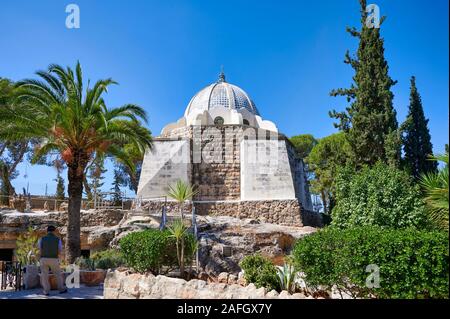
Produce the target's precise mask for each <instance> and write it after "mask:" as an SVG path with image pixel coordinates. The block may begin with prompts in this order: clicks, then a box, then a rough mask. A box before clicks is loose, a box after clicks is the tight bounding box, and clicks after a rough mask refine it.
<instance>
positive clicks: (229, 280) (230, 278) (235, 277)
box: [228, 274, 238, 285]
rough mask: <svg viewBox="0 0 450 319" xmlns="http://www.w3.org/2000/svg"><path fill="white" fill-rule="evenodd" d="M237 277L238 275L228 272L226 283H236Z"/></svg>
mask: <svg viewBox="0 0 450 319" xmlns="http://www.w3.org/2000/svg"><path fill="white" fill-rule="evenodd" d="M237 279H238V277H237V276H236V275H233V274H230V275H229V276H228V284H229V285H232V284H236V283H237Z"/></svg>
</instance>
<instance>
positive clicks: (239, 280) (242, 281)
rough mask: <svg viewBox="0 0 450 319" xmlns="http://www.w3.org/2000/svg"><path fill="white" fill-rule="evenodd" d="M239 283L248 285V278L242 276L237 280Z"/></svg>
mask: <svg viewBox="0 0 450 319" xmlns="http://www.w3.org/2000/svg"><path fill="white" fill-rule="evenodd" d="M237 284H238V285H241V286H245V285H247V280H246V279H245V278H244V277H241V278H239V279H238V280H237Z"/></svg>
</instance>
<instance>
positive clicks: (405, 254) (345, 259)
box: [292, 227, 449, 298]
mask: <svg viewBox="0 0 450 319" xmlns="http://www.w3.org/2000/svg"><path fill="white" fill-rule="evenodd" d="M292 254H293V256H292V257H293V260H294V264H295V267H296V269H297V270H298V271H301V272H304V274H305V278H304V279H305V282H306V284H307V285H308V286H309V287H313V288H319V287H322V288H325V289H327V290H330V289H331V287H332V286H334V285H335V287H337V288H338V290H339V291H342V292H346V293H349V294H350V295H352V296H353V297H377V298H448V289H449V243H448V234H446V233H443V232H426V231H417V230H413V229H404V230H394V229H391V230H386V229H382V228H380V227H360V228H353V229H346V230H340V229H336V228H333V227H331V228H327V229H324V230H321V231H319V232H317V233H315V234H312V235H310V236H306V237H304V238H302V239H300V240H299V241H298V242H297V243H296V244H295V247H294V249H293V253H292ZM368 265H377V266H378V267H379V278H380V285H379V288H369V287H367V286H366V280H367V279H368V276H369V275H370V272H366V267H367V266H368Z"/></svg>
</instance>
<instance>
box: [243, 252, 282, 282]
mask: <svg viewBox="0 0 450 319" xmlns="http://www.w3.org/2000/svg"><path fill="white" fill-rule="evenodd" d="M240 266H241V268H242V269H243V270H244V277H245V280H247V282H249V283H253V284H255V286H256V287H257V288H261V287H265V288H267V289H268V290H269V291H270V290H272V289H275V290H279V288H280V285H279V280H278V275H277V269H276V267H275V266H274V265H273V264H272V262H271V261H270V260H268V259H267V258H264V257H262V256H261V255H258V254H255V255H250V256H246V257H244V259H242V261H241V264H240Z"/></svg>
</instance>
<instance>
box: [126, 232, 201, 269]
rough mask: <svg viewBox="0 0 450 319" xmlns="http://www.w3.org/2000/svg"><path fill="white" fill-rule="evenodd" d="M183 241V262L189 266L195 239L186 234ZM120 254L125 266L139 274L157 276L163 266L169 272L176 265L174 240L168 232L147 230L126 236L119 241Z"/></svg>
mask: <svg viewBox="0 0 450 319" xmlns="http://www.w3.org/2000/svg"><path fill="white" fill-rule="evenodd" d="M184 241H185V243H186V245H185V248H184V260H185V263H186V264H189V263H191V262H192V258H193V253H194V252H193V249H194V248H195V245H194V244H193V242H194V241H195V238H194V236H193V235H192V234H190V233H188V232H186V233H185V235H184ZM120 252H121V254H122V257H123V260H124V261H125V264H126V265H127V266H128V267H131V268H133V269H134V270H136V271H138V272H141V273H144V272H147V271H150V272H152V273H154V274H159V273H160V272H161V270H162V269H161V268H162V267H163V266H165V267H166V268H167V269H166V270H170V269H173V268H174V267H176V266H177V265H178V260H177V250H176V239H175V238H174V237H172V235H171V233H170V232H169V231H168V230H163V231H160V230H157V229H149V230H144V231H140V232H134V233H131V234H128V235H126V236H125V237H124V238H122V239H121V240H120Z"/></svg>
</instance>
